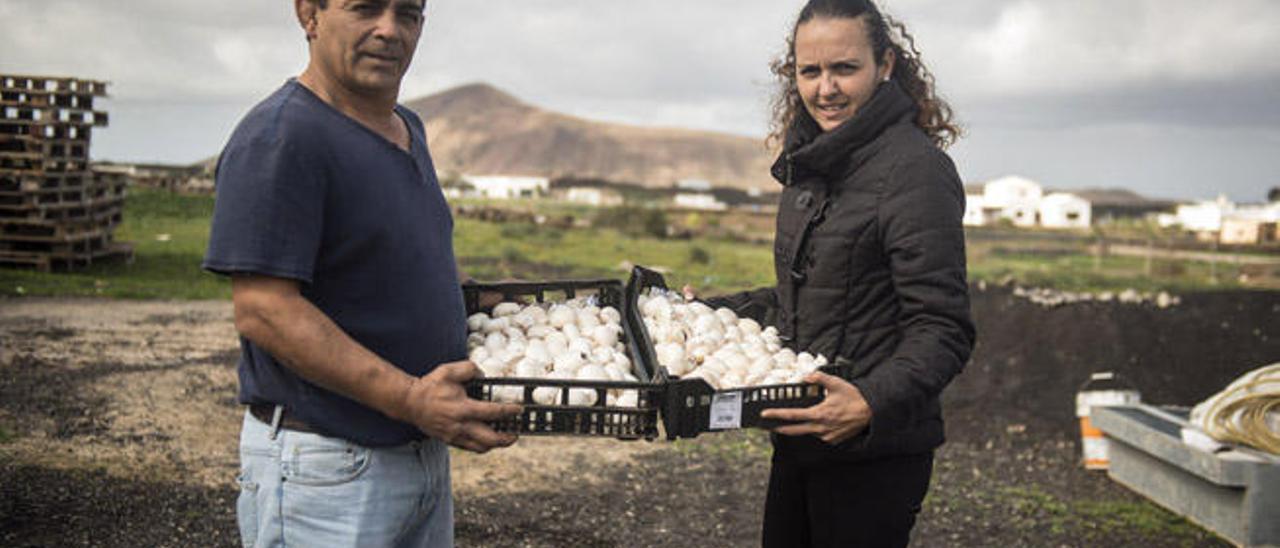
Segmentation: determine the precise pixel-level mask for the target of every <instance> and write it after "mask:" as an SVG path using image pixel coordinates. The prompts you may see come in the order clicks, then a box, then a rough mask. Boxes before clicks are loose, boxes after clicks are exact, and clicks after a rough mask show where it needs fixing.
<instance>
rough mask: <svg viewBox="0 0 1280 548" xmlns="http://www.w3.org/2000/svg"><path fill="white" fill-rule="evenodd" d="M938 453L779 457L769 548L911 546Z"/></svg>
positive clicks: (768, 505)
mask: <svg viewBox="0 0 1280 548" xmlns="http://www.w3.org/2000/svg"><path fill="white" fill-rule="evenodd" d="M932 474H933V453H925V454H922V455H905V456H895V457H886V458H881V459H876V460H872V461H866V462H851V463H822V464H812V465H801V464H799V463H796V462H792V461H789V460H788V459H786V458H785V457H779V456H777V455H775V456H774V458H773V469H772V470H771V471H770V473H769V494H768V497H767V498H766V499H765V508H764V539H763V543H762V544H763V546H764V548H805V547H814V548H819V547H821V548H828V547H830V548H834V547H841V548H851V547H858V548H863V547H866V548H880V547H899V546H906V545H907V544H908V543H909V542H910V540H911V528H912V526H914V525H915V523H916V514H918V513H920V504H921V503H922V502H923V501H924V496H925V493H927V492H928V491H929V478H930V476H931V475H932Z"/></svg>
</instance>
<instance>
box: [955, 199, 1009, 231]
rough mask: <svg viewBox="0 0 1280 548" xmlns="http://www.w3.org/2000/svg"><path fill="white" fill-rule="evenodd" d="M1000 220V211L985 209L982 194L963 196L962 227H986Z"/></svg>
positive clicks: (985, 202)
mask: <svg viewBox="0 0 1280 548" xmlns="http://www.w3.org/2000/svg"><path fill="white" fill-rule="evenodd" d="M998 220H1000V209H999V208H994V207H987V199H986V197H985V196H983V195H982V194H965V195H964V226H987V225H991V224H995V223H996V221H998Z"/></svg>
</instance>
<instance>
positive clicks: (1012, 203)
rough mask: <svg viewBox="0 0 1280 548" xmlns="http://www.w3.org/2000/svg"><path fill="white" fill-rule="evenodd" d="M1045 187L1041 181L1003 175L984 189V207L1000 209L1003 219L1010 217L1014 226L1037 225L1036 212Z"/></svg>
mask: <svg viewBox="0 0 1280 548" xmlns="http://www.w3.org/2000/svg"><path fill="white" fill-rule="evenodd" d="M1043 195H1044V189H1043V188H1042V187H1041V186H1040V184H1039V183H1037V182H1035V181H1032V180H1030V179H1027V178H1024V177H1018V176H1008V177H1001V178H999V179H996V180H994V181H991V182H989V183H987V184H986V186H984V187H983V189H982V201H983V204H982V207H983V208H984V209H998V210H999V211H1000V214H999V215H1000V218H1001V219H1009V220H1010V221H1012V222H1013V224H1014V226H1022V227H1032V226H1036V213H1037V212H1038V210H1039V207H1040V198H1041V197H1042V196H1043Z"/></svg>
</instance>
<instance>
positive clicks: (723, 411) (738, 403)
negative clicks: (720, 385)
mask: <svg viewBox="0 0 1280 548" xmlns="http://www.w3.org/2000/svg"><path fill="white" fill-rule="evenodd" d="M710 428H711V429H712V430H727V429H730V428H742V392H724V393H721V394H716V395H714V396H712V397H711V425H710Z"/></svg>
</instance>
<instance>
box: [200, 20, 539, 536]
mask: <svg viewBox="0 0 1280 548" xmlns="http://www.w3.org/2000/svg"><path fill="white" fill-rule="evenodd" d="M295 5H296V8H297V10H296V11H297V15H298V20H299V22H300V23H301V25H302V27H303V28H304V29H305V31H306V36H307V41H308V43H309V50H310V63H309V64H308V66H307V68H306V70H305V71H304V72H303V73H302V74H301V75H300V76H299V77H298V78H297V79H290V80H289V81H288V82H286V83H285V85H284V86H283V87H281V88H280V89H279V90H278V91H276V92H275V93H273V94H272V95H271V96H270V97H268V98H267V99H266V100H264V101H263V102H261V103H259V104H258V105H257V106H256V107H255V108H254V109H253V110H252V111H250V112H249V114H248V115H246V116H245V118H244V119H243V120H242V121H241V122H240V124H239V126H237V128H236V130H235V132H234V134H233V135H232V136H231V139H230V141H229V142H228V143H227V145H226V148H225V149H224V150H223V152H222V156H221V158H220V160H219V163H218V170H217V201H216V206H215V209H214V216H213V229H212V233H211V236H210V242H209V249H208V252H207V255H206V256H205V261H204V267H205V268H207V269H209V270H211V271H213V272H218V273H222V274H227V275H230V276H231V277H232V278H231V279H232V294H233V297H232V300H233V302H234V305H235V322H236V328H237V330H238V331H239V332H240V335H241V348H242V352H241V357H240V363H239V377H240V394H239V398H240V401H241V402H242V403H244V404H246V405H248V406H249V409H248V411H247V412H246V414H245V419H244V425H243V429H242V433H241V440H240V452H241V477H240V483H241V486H242V491H241V494H240V501H239V503H238V506H237V514H238V517H239V522H240V531H241V535H242V537H243V540H244V543H245V545H246V546H253V545H257V546H266V545H275V544H279V543H283V541H284V537H285V534H286V532H287V533H288V536H289V544H293V545H298V546H450V545H452V542H453V516H452V514H453V510H452V496H451V493H450V483H449V464H448V450H447V447H446V444H451V445H455V446H457V447H461V448H464V449H468V450H472V451H477V452H484V451H487V450H489V449H492V448H495V447H504V446H508V445H510V444H512V443H514V442H515V437H514V436H512V435H510V434H505V433H497V432H494V431H493V430H492V429H490V428H489V427H487V426H486V425H485V424H484V421H486V420H492V419H497V418H500V417H504V416H512V415H517V414H519V412H520V408H519V406H514V405H500V404H495V403H489V402H480V401H475V400H471V399H468V398H467V397H466V393H465V390H464V389H463V386H462V383H463V382H465V381H467V380H469V379H471V378H473V377H475V376H477V371H478V370H477V368H476V367H475V365H474V364H472V363H471V362H469V361H466V358H467V354H466V336H467V330H466V314H465V308H464V306H463V301H462V295H461V292H460V289H459V284H458V271H457V266H456V263H455V261H454V255H453V244H452V231H453V219H452V216H451V215H450V212H449V208H448V205H447V204H446V203H445V200H444V196H443V195H442V193H441V190H440V187H439V184H438V182H437V180H436V174H435V168H434V166H433V165H432V163H431V157H430V155H429V154H428V152H427V139H426V135H425V134H424V131H423V125H422V121H421V120H419V119H418V117H417V116H415V115H414V114H413V113H412V112H410V111H409V110H408V109H405V108H404V107H402V106H399V105H397V103H396V100H397V97H398V95H399V87H400V81H401V78H402V77H403V75H404V72H405V70H406V69H407V68H408V66H409V62H410V60H411V59H412V58H413V53H414V50H415V48H416V46H417V42H418V38H419V36H420V34H421V29H422V23H423V15H424V13H423V11H424V0H297V1H296V2H295Z"/></svg>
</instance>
